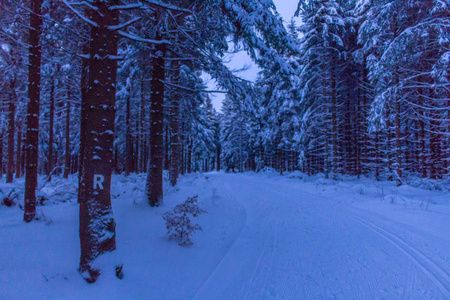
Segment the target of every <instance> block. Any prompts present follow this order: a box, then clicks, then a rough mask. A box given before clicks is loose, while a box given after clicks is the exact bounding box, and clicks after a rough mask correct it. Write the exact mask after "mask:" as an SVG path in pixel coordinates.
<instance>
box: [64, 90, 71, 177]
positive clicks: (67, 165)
mask: <svg viewBox="0 0 450 300" xmlns="http://www.w3.org/2000/svg"><path fill="white" fill-rule="evenodd" d="M65 146H66V149H65V150H66V151H65V164H64V174H63V177H64V178H66V179H67V178H68V177H69V173H70V87H69V85H68V84H67V101H66V145H65Z"/></svg>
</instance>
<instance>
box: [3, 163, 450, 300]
mask: <svg viewBox="0 0 450 300" xmlns="http://www.w3.org/2000/svg"><path fill="white" fill-rule="evenodd" d="M300 177H302V179H300ZM144 179H145V177H144V176H143V175H132V176H130V177H128V178H125V177H123V176H115V177H114V185H113V192H112V194H113V209H114V214H115V218H116V222H117V248H118V249H117V251H115V252H113V253H111V254H108V255H105V256H103V257H102V258H101V259H100V260H99V264H103V265H105V266H106V265H108V266H113V264H112V263H116V264H117V263H123V264H124V273H125V277H124V278H123V280H119V279H117V278H116V277H115V276H114V270H113V268H112V267H111V268H106V269H105V268H104V269H103V274H102V276H101V277H100V279H99V281H98V282H97V283H95V284H93V285H89V284H87V283H85V282H84V281H83V280H82V278H81V276H80V275H79V274H78V272H77V270H76V268H77V265H78V259H79V251H80V250H79V240H78V205H77V204H76V199H75V194H76V188H75V184H74V182H75V178H72V179H71V180H68V181H63V180H61V179H59V178H54V181H55V182H54V183H51V184H47V185H46V186H45V187H43V188H42V193H45V194H46V195H47V196H48V197H49V198H50V201H49V202H47V204H46V205H44V206H40V207H39V210H40V214H39V215H40V216H41V221H38V222H33V223H31V224H24V223H23V222H22V211H21V210H20V208H19V207H18V206H16V207H14V208H7V207H5V206H0V299H16V298H27V299H30V298H31V299H51V298H58V299H70V298H73V299H86V298H89V299H90V298H95V299H104V298H108V299H149V298H150V299H154V298H158V299H161V298H165V299H190V298H194V299H241V298H244V299H450V250H449V249H450V196H449V193H448V192H445V191H431V190H426V189H422V188H414V187H411V186H402V187H395V186H394V185H393V183H389V182H383V183H380V182H376V181H373V180H369V179H361V180H354V179H352V180H345V181H332V180H327V179H323V178H320V177H317V176H316V177H312V178H309V177H305V176H303V175H302V174H300V173H292V174H288V175H285V176H279V175H276V174H273V173H271V172H266V173H263V174H254V173H246V174H225V173H208V174H194V175H188V176H184V177H182V178H181V180H180V184H179V186H178V187H176V188H169V187H168V185H166V188H165V202H164V204H163V205H162V206H161V207H159V208H151V207H149V206H148V205H146V203H145V201H144V200H143V199H144V197H143V189H144V183H143V182H144ZM3 182H4V180H2V183H1V184H0V188H1V192H2V193H3V194H9V191H10V190H11V189H12V188H15V189H16V191H18V192H19V194H20V189H21V188H22V186H23V181H21V180H18V181H17V182H15V183H14V184H10V185H7V184H4V183H3ZM40 186H42V184H40ZM193 195H199V206H200V207H201V208H202V209H204V210H206V211H207V212H208V213H207V214H205V215H202V216H200V217H199V218H198V219H196V221H197V222H198V223H199V224H200V225H201V226H202V228H203V231H200V232H197V233H195V235H194V236H193V239H192V241H193V242H194V245H193V246H192V247H190V248H184V247H180V246H178V244H177V242H175V241H168V240H167V239H166V236H165V234H166V228H165V226H164V220H163V218H162V215H163V214H164V213H165V212H166V211H168V210H170V209H172V208H173V207H174V206H175V205H176V204H179V203H181V202H183V201H184V200H186V198H187V197H188V196H193ZM19 196H20V198H22V195H19ZM62 200H64V201H65V202H63V201H62Z"/></svg>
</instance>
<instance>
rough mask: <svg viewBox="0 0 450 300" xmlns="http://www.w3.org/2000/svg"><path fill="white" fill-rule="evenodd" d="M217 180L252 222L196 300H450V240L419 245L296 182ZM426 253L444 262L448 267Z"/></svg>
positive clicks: (388, 223)
mask: <svg viewBox="0 0 450 300" xmlns="http://www.w3.org/2000/svg"><path fill="white" fill-rule="evenodd" d="M212 179H213V182H215V184H214V185H215V186H216V187H215V188H217V190H218V192H219V194H223V195H224V196H225V197H224V198H225V199H227V198H228V199H229V198H231V199H233V200H234V201H236V202H237V203H240V204H241V205H242V206H243V207H244V209H245V212H246V221H245V225H244V226H243V228H242V231H241V232H240V233H239V235H238V236H237V237H236V239H235V241H234V242H233V244H232V246H231V247H230V249H229V250H228V252H227V253H226V254H225V256H224V257H223V259H222V260H221V261H220V263H219V265H218V266H217V268H216V269H215V270H214V271H213V272H212V274H211V276H210V277H209V278H208V280H207V281H206V282H205V284H204V285H203V286H202V288H201V289H200V290H199V291H198V293H197V294H196V298H199V299H205V298H207V299H218V298H228V299H241V298H253V299H263V298H279V299H295V298H305V299H374V298H378V299H379V298H383V299H397V298H402V299H416V298H440V299H449V298H450V276H449V273H450V268H449V264H450V262H449V259H450V258H449V256H448V253H446V254H445V251H446V249H447V250H448V249H450V248H449V245H450V244H449V239H447V240H443V241H440V240H436V239H437V237H435V236H432V235H425V239H424V240H423V236H422V240H421V241H420V242H419V245H415V244H414V243H413V241H417V240H418V239H419V235H418V233H417V231H416V230H415V229H414V228H409V229H407V228H406V227H405V226H404V225H401V224H399V223H396V222H394V221H392V220H388V219H386V218H383V217H382V216H380V215H377V214H373V213H368V212H364V211H363V210H357V209H354V208H352V207H350V206H348V205H345V204H342V203H341V204H339V203H335V202H333V201H330V200H329V199H327V198H326V197H323V196H319V195H318V194H313V193H310V192H307V191H305V190H304V189H300V188H299V187H298V186H297V185H295V184H292V182H290V184H287V183H286V182H284V181H276V180H273V179H272V180H267V179H264V178H260V177H252V176H242V175H237V176H236V175H226V174H216V175H212ZM448 224H449V223H447V225H448ZM442 229H443V230H445V229H444V228H442ZM448 229H450V228H449V227H448V226H447V228H446V230H448ZM407 237H409V238H408V239H406V238H407ZM420 243H421V244H420ZM424 245H429V246H430V247H431V248H434V250H435V251H437V253H439V254H441V255H443V257H444V259H445V260H444V262H443V263H444V265H443V266H442V265H440V264H439V263H438V262H437V261H438V260H436V261H435V260H434V259H433V258H432V257H429V256H428V255H426V254H424V253H423V252H422V251H426V250H429V249H426V248H422V249H421V248H420V246H424ZM439 246H441V248H439ZM441 257H442V256H441Z"/></svg>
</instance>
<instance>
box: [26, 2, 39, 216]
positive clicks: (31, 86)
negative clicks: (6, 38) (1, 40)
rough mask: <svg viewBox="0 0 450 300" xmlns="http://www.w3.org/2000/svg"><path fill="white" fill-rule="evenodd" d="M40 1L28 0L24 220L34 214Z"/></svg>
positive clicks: (36, 165)
mask: <svg viewBox="0 0 450 300" xmlns="http://www.w3.org/2000/svg"><path fill="white" fill-rule="evenodd" d="M42 2H43V0H31V12H32V13H31V14H30V29H29V30H30V33H29V42H28V44H29V59H28V64H29V69H28V98H29V101H28V106H27V145H26V166H25V168H26V175H25V197H24V198H25V199H24V202H25V207H24V217H23V219H24V221H25V222H31V221H32V220H34V218H35V216H36V187H37V172H38V146H39V98H40V93H41V87H40V84H41V54H42V53H41V46H40V38H41V33H42V18H41V17H40V16H41V8H42Z"/></svg>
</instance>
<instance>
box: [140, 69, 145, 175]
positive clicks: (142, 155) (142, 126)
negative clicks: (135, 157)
mask: <svg viewBox="0 0 450 300" xmlns="http://www.w3.org/2000/svg"><path fill="white" fill-rule="evenodd" d="M143 76H144V75H142V78H143ZM144 91H145V88H144V79H142V80H141V112H140V117H141V118H140V126H139V135H140V141H141V144H140V145H141V148H140V150H139V171H140V172H141V173H143V172H145V160H146V159H145V157H146V149H147V145H146V144H147V141H146V138H145V93H144Z"/></svg>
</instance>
